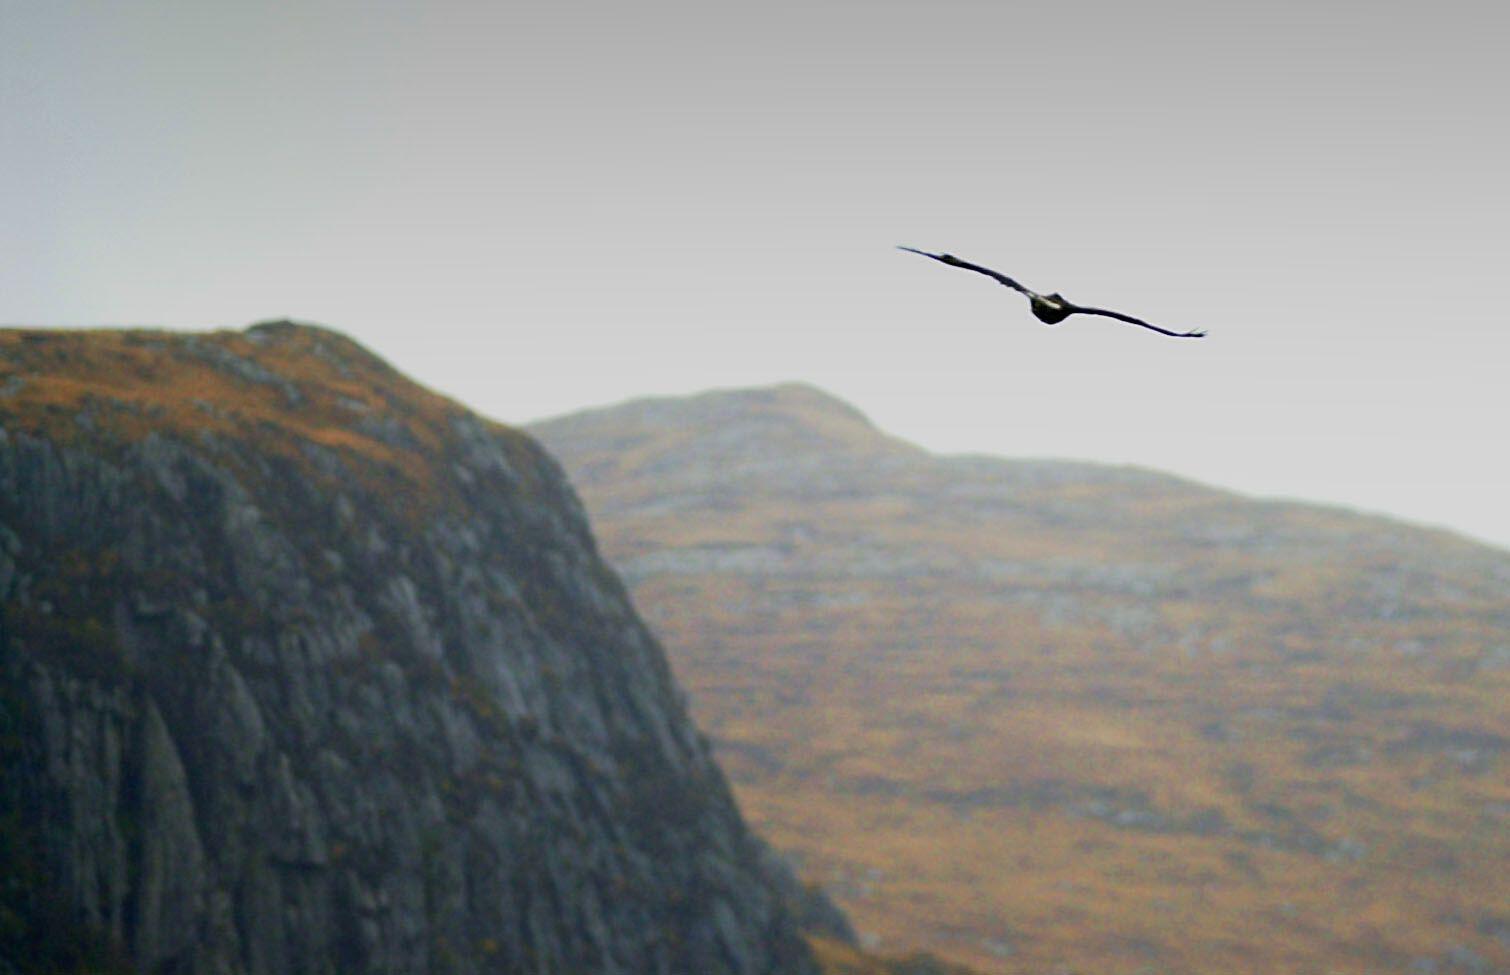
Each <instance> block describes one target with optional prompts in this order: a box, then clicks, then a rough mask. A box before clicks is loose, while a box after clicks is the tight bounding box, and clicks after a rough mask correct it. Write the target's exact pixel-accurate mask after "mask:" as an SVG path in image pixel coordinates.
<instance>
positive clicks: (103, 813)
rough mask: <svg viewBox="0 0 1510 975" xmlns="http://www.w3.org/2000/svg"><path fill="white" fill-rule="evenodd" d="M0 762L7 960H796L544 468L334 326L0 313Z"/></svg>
mask: <svg viewBox="0 0 1510 975" xmlns="http://www.w3.org/2000/svg"><path fill="white" fill-rule="evenodd" d="M0 759H3V764H0V860H3V861H4V862H0V878H3V879H0V972H7V971H28V970H41V969H43V968H46V969H47V970H55V969H64V970H66V969H67V968H68V967H70V966H73V967H93V968H95V969H100V970H106V969H109V968H110V967H111V966H112V965H114V966H118V967H122V968H124V967H126V966H134V967H136V968H138V969H140V970H142V971H150V972H185V973H248V975H251V973H268V975H274V973H276V975H282V973H287V972H343V973H350V972H393V973H399V972H403V973H413V972H432V973H449V972H454V973H470V972H487V971H496V972H602V973H631V972H633V973H656V972H660V973H689V972H697V973H720V972H727V973H775V972H809V971H811V970H812V967H811V965H812V963H811V961H810V959H809V956H808V953H807V950H806V948H805V946H804V944H803V942H802V940H801V938H800V936H799V935H798V933H797V931H796V928H795V926H794V924H793V922H792V920H791V916H790V912H789V911H788V909H787V907H786V905H785V903H784V897H783V892H782V890H781V887H782V885H781V883H780V882H779V881H778V880H777V879H776V878H774V877H773V871H772V868H771V867H770V865H769V864H768V862H767V860H766V858H765V855H764V854H763V853H762V850H761V847H760V845H759V843H758V841H757V840H755V839H754V838H753V837H752V836H751V835H750V834H749V833H748V831H747V830H746V828H745V826H744V824H743V822H742V821H741V819H740V817H739V814H738V812H737V810H736V808H735V806H734V803H733V801H732V799H731V796H730V794H729V791H728V789H727V787H726V785H725V782H724V779H723V776H722V775H721V773H720V772H719V770H718V769H717V767H716V766H715V765H714V764H713V762H712V760H711V758H710V755H709V751H708V748H707V746H706V744H705V743H704V741H703V740H702V738H701V736H700V735H699V734H698V733H697V732H696V730H695V729H694V727H693V725H692V723H691V721H690V720H689V718H688V716H687V712H686V708H685V705H684V703H683V701H682V700H681V697H680V694H679V692H678V691H677V689H676V687H675V685H674V683H673V681H672V678H671V675H670V672H669V670H668V667H667V664H666V662H665V659H664V658H663V656H662V654H661V651H660V648H659V647H658V646H657V645H656V643H655V642H654V640H653V638H652V637H651V636H650V634H649V633H648V632H647V630H646V629H645V627H644V626H643V625H642V624H641V622H640V620H639V619H638V617H637V616H636V614H635V612H634V610H633V609H632V607H631V606H630V603H629V601H628V599H627V598H626V596H625V593H624V590H623V588H622V587H621V585H620V584H619V582H618V580H617V578H616V577H615V576H614V575H613V574H612V572H611V571H609V570H608V569H607V568H606V567H605V565H604V564H603V562H602V561H601V560H600V559H599V557H598V554H597V552H596V550H595V547H594V543H593V540H592V538H591V536H590V535H589V532H588V528H587V524H586V520H585V517H584V515H583V512H582V509H581V507H580V505H579V504H578V502H577V500H576V498H575V496H574V495H573V493H572V491H571V489H570V488H569V487H568V485H567V483H566V480H565V478H564V477H563V475H562V473H561V471H560V469H559V468H558V467H557V465H556V464H555V463H554V462H553V461H552V460H551V459H550V458H549V457H548V456H547V455H546V454H544V452H543V451H541V450H540V449H539V448H538V447H536V445H535V444H534V443H533V442H532V441H530V440H529V439H528V438H526V437H524V436H522V435H520V434H518V433H515V432H514V431H511V430H509V429H507V428H504V427H500V426H497V425H495V424H491V423H488V422H486V421H483V420H481V419H479V418H477V417H475V416H473V415H471V414H469V413H467V412H466V411H465V410H463V409H461V408H460V407H458V406H457V405H455V404H453V403H450V402H449V401H446V400H444V399H442V398H441V397H438V396H435V395H433V394H431V393H429V392H427V391H425V390H423V389H421V388H419V387H417V386H415V385H414V384H412V383H410V382H409V381H407V380H405V379H404V378H403V377H401V376H399V375H398V374H396V373H395V372H394V371H393V370H391V369H390V368H389V367H388V366H386V365H385V364H384V363H382V362H381V361H380V360H378V359H376V358H375V357H373V356H372V355H370V354H369V353H367V352H366V351H365V350H362V349H361V348H359V347H358V346H356V345H355V344H353V343H351V342H350V341H349V340H347V339H344V338H342V337H341V336H339V335H336V334H334V333H330V332H326V331H323V330H320V329H314V328H309V327H304V326H296V325H290V324H288V323H276V324H269V325H262V326H256V327H254V328H252V329H250V330H248V331H246V332H243V333H216V334H209V335H198V336H178V335H168V334H163V333H149V332H92V333H43V332H15V331H12V332H3V333H0ZM63 931H66V932H67V935H66V936H64V935H61V934H59V932H63Z"/></svg>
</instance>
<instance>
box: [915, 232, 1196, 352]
mask: <svg viewBox="0 0 1510 975" xmlns="http://www.w3.org/2000/svg"><path fill="white" fill-rule="evenodd" d="M898 249H899V250H904V251H911V252H912V253H914V254H922V255H923V256H924V257H931V258H933V259H934V260H935V261H941V262H943V263H945V264H947V265H949V266H950V267H962V268H964V269H965V270H966V271H974V272H975V273H976V274H984V275H985V276H986V277H988V278H995V279H996V280H997V281H999V282H1000V283H1002V284H1004V285H1006V286H1007V287H1009V288H1011V289H1012V290H1013V291H1017V292H1020V293H1022V294H1024V295H1027V298H1028V301H1029V303H1030V304H1031V305H1032V311H1033V317H1034V318H1036V319H1038V320H1039V321H1040V322H1043V323H1044V324H1046V325H1058V324H1059V323H1060V322H1062V321H1064V320H1065V319H1066V318H1069V317H1070V316H1071V315H1101V316H1102V317H1104V318H1115V319H1116V320H1117V321H1119V322H1127V323H1128V324H1130V325H1141V326H1143V327H1144V328H1147V329H1152V330H1153V331H1155V332H1158V333H1159V334H1161V335H1172V336H1174V337H1175V338H1177V339H1199V338H1205V337H1206V333H1205V332H1204V331H1195V332H1171V331H1170V330H1169V329H1167V328H1160V327H1159V326H1157V325H1151V324H1149V323H1148V322H1145V321H1143V319H1141V318H1134V317H1132V316H1131V315H1124V314H1122V313H1121V312H1119V311H1108V310H1107V309H1105V308H1089V307H1087V306H1085V305H1077V304H1075V303H1074V302H1073V301H1070V300H1069V299H1068V298H1066V297H1065V296H1064V295H1062V294H1060V293H1059V292H1057V291H1056V292H1054V293H1053V294H1050V295H1041V294H1039V293H1038V292H1036V291H1033V290H1031V289H1029V288H1024V287H1023V286H1022V285H1020V284H1018V283H1017V282H1016V281H1014V280H1012V279H1011V278H1009V277H1007V276H1006V275H1005V274H1001V273H999V272H997V271H993V270H991V269H990V268H988V267H981V266H980V265H979V264H971V263H970V262H969V261H962V260H960V259H959V258H957V257H955V256H954V255H953V254H930V253H928V252H927V251H920V250H918V249H917V248H916V247H898Z"/></svg>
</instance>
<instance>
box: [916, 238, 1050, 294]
mask: <svg viewBox="0 0 1510 975" xmlns="http://www.w3.org/2000/svg"><path fill="white" fill-rule="evenodd" d="M897 250H899V251H911V252H912V253H914V254H922V255H923V256H924V257H931V258H933V259H934V260H935V261H942V262H943V263H945V264H947V265H949V266H950V267H962V268H964V269H965V270H966V271H974V272H975V273H976V274H984V275H985V276H986V277H988V278H995V279H996V280H997V281H999V282H1000V283H1002V284H1004V285H1006V286H1007V287H1009V288H1011V289H1012V290H1013V291H1019V292H1021V293H1023V294H1025V295H1027V296H1028V297H1029V298H1036V297H1038V295H1037V294H1036V293H1035V292H1033V291H1029V290H1028V289H1027V288H1024V287H1023V286H1022V285H1020V284H1018V283H1017V282H1016V281H1013V280H1012V279H1011V278H1009V277H1007V276H1006V275H1005V274H1002V273H1000V272H998V271H993V270H991V269H990V268H988V267H981V266H980V265H979V264H971V263H970V262H969V261H962V260H960V259H959V258H957V257H955V256H954V255H953V254H930V253H928V252H927V251H920V250H918V249H917V248H916V247H903V246H902V245H900V244H898V245H897Z"/></svg>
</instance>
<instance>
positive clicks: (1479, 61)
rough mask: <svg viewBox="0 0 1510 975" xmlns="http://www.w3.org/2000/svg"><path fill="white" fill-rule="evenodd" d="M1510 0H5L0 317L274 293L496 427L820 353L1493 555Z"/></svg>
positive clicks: (1230, 481)
mask: <svg viewBox="0 0 1510 975" xmlns="http://www.w3.org/2000/svg"><path fill="white" fill-rule="evenodd" d="M1506 9H1507V8H1506V6H1505V5H1504V4H1495V3H1489V2H1477V0H1476V2H1473V3H1452V2H1447V3H1443V2H1433V3H1426V2H1420V3H1392V2H1388V0H1384V2H1370V3H1363V2H1347V3H1327V2H1309V3H1292V2H1284V0H1278V2H1267V0H1266V2H1262V3H1245V4H1224V3H1212V2H1209V0H1208V2H1202V3H1174V2H1153V3H1142V4H1130V3H1125V2H1083V3H1077V2H1054V3H1048V2H1043V3H1033V4H1013V3H964V2H953V3H949V2H934V3H922V2H917V0H909V2H894V0H880V2H870V3H822V2H791V0H766V2H762V3H748V2H746V3H738V4H735V3H725V2H709V0H705V2H687V3H668V2H649V3H609V2H599V0H592V2H570V0H567V2H553V3H545V2H541V3H529V4H526V3H494V4H484V3H479V2H459V0H451V2H435V0H430V2H420V0H402V2H399V0H386V2H385V0H360V2H359V0H304V2H301V3H297V4H295V3H287V4H273V3H256V2H251V0H245V2H215V0H194V2H163V0H135V2H131V3H119V2H108V3H107V2H101V3H85V2H69V0H22V2H16V0H0V177H3V178H0V321H4V322H7V323H11V324H32V325H35V324H48V325H52V324H58V325H62V324H143V325H163V326H171V327H190V328H205V327H224V326H237V327H239V326H241V325H244V324H247V323H249V322H252V321H255V320H258V319H265V318H271V317H283V316H290V317H295V318H298V319H302V320H307V321H314V322H319V323H322V324H326V325H329V326H331V327H334V328H337V329H340V330H342V331H345V332H347V333H349V334H351V335H352V336H354V337H356V338H357V339H359V340H360V341H362V342H365V343H367V344H368V345H370V346H372V347H373V348H374V349H375V350H377V351H378V352H380V353H381V354H383V355H384V356H386V357H387V358H388V359H390V360H391V361H392V362H393V363H394V364H395V365H396V366H398V367H399V368H401V369H403V370H405V371H407V372H409V373H410V374H412V375H414V376H416V377H417V378H419V379H421V380H422V381H424V382H425V383H427V384H429V385H430V386H432V387H434V388H436V389H438V390H440V391H442V392H445V393H447V394H450V395H452V396H455V397H457V398H459V399H461V400H462V401H464V402H466V403H467V404H469V405H471V406H473V407H475V408H476V409H478V410H480V411H482V412H484V413H487V414H489V415H491V416H494V417H497V418H499V419H503V420H508V421H514V422H518V421H524V420H528V419H533V418H536V417H540V416H543V415H547V414H552V413H557V412H564V411H568V410H572V409H576V408H579V407H583V406H587V405H591V404H599V403H604V402H610V401H614V400H618V399H622V398H626V397H631V396H638V395H645V394H664V393H678V392H687V391H692V390H698V389H703V388H707V387H710V386H738V385H748V384H759V383H768V382H776V381H783V380H793V379H800V380H807V381H810V382H813V383H816V384H818V385H820V386H823V387H825V388H827V389H829V390H831V391H833V392H835V393H836V394H838V395H840V396H842V397H844V398H846V399H849V400H851V401H852V402H854V403H856V404H857V405H859V406H860V407H861V408H862V409H864V410H865V411H866V412H868V413H869V414H870V415H871V416H872V417H873V418H874V419H875V420H876V421H877V423H879V424H880V425H882V426H883V427H885V428H887V429H889V430H891V431H893V432H895V433H898V434H900V435H902V436H905V437H908V438H909V439H912V440H915V441H917V442H920V443H922V444H924V445H926V446H929V447H932V448H935V449H938V450H944V451H976V452H989V453H998V454H1005V455H1010V456H1026V455H1033V456H1045V455H1048V456H1061V457H1076V458H1087V459H1093V460H1105V461H1127V462H1134V463H1139V464H1144V465H1148V466H1152V467H1157V468H1163V469H1167V470H1170V471H1174V472H1178V473H1183V474H1187V475H1190V476H1194V477H1196V478H1199V479H1202V480H1205V481H1208V482H1212V483H1216V484H1219V485H1224V486H1229V487H1234V488H1238V489H1240V490H1244V491H1248V492H1253V493H1258V494H1266V495H1268V494H1275V495H1286V496H1292V497H1300V498H1308V499H1315V500H1325V501H1335V502H1341V503H1345V504H1349V505H1351V506H1355V507H1359V508H1363V509H1366V510H1375V511H1384V512H1390V513H1394V514H1398V515H1401V516H1404V517H1408V518H1411V519H1414V520H1418V521H1423V522H1427V523H1432V524H1441V525H1447V526H1452V527H1456V528H1458V529H1460V530H1463V531H1465V532H1469V533H1471V534H1474V535H1476V536H1478V537H1481V538H1484V539H1489V540H1492V541H1495V542H1497V543H1499V544H1501V545H1510V458H1507V449H1510V443H1507V440H1510V438H1507V435H1506V428H1507V423H1510V377H1507V365H1510V329H1507V326H1510V321H1507V319H1510V314H1507V312H1506V310H1505V309H1506V308H1507V307H1510V293H1507V292H1510V272H1507V269H1510V182H1507V181H1510V177H1507V174H1510V123H1507V121H1506V118H1507V109H1510V104H1507V95H1510V57H1507V56H1506V53H1505V52H1506V51H1507V50H1510V14H1507V12H1506ZM896 244H910V245H913V246H917V247H923V248H928V249H936V250H949V251H952V252H954V253H956V254H959V255H961V256H962V257H965V258H967V259H971V260H975V261H978V262H980V263H984V264H988V265H991V266H993V267H997V268H999V269H1001V270H1003V271H1006V272H1007V273H1010V274H1012V275H1014V276H1016V277H1018V278H1019V279H1021V280H1022V281H1024V282H1025V283H1026V284H1028V285H1029V286H1030V287H1037V288H1039V289H1041V290H1045V291H1053V290H1058V291H1062V292H1064V293H1065V294H1067V295H1068V296H1069V297H1071V298H1072V299H1075V300H1079V301H1083V302H1087V303H1094V304H1103V305H1110V306H1112V307H1115V308H1119V309H1123V310H1125V311H1128V312H1130V313H1132V314H1135V315H1139V316H1141V317H1146V318H1150V319H1152V320H1154V321H1157V322H1161V323H1167V324H1169V325H1171V326H1175V327H1180V328H1186V327H1194V326H1202V327H1206V328H1208V329H1210V332H1211V337H1210V338H1208V339H1205V340H1203V341H1191V340H1175V339H1166V338H1163V337H1161V336H1158V335H1154V334H1152V333H1148V332H1145V331H1143V330H1142V329H1136V328H1132V327H1129V326H1126V325H1121V324H1118V323H1115V322H1111V321H1107V320H1096V319H1072V320H1071V321H1070V322H1069V323H1067V324H1065V325H1064V326H1062V327H1060V328H1058V329H1048V328H1045V327H1044V326H1042V325H1040V324H1039V323H1038V322H1037V321H1035V320H1034V319H1032V318H1031V317H1029V315H1028V313H1027V308H1026V303H1025V302H1024V301H1023V300H1022V299H1021V298H1018V297H1016V296H1014V295H1012V294H1010V293H1008V292H1007V291H1005V290H1004V289H1002V288H1001V287H999V286H997V285H995V284H993V283H991V282H990V281H988V280H986V279H984V278H980V277H978V276H974V275H968V274H965V273H963V272H959V271H955V270H952V269H950V268H946V267H943V266H942V265H939V264H936V263H933V262H930V261H926V260H924V259H922V258H919V257H915V256H913V255H910V254H904V253H902V252H900V251H897V250H894V249H893V246H894V245H896Z"/></svg>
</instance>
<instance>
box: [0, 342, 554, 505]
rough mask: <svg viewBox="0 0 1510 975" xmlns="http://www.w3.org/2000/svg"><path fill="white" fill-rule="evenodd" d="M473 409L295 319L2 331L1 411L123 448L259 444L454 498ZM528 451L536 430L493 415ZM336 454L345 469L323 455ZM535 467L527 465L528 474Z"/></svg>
mask: <svg viewBox="0 0 1510 975" xmlns="http://www.w3.org/2000/svg"><path fill="white" fill-rule="evenodd" d="M469 415H470V414H469V413H468V412H467V411H466V410H465V409H464V408H463V407H461V406H460V405H458V404H456V403H455V402H453V401H451V400H449V399H446V398H445V397H443V396H440V395H437V394H436V393H433V392H431V391H429V390H427V389H425V388H423V387H422V386H419V385H418V384H416V383H414V382H413V381H411V380H409V379H407V378H406V377H404V376H403V375H401V374H400V373H398V372H397V371H396V370H394V369H393V368H392V367H391V366H389V365H388V364H387V363H386V362H384V361H383V360H382V359H380V358H378V357H377V356H375V355H373V354H372V353H371V352H368V351H367V350H366V349H364V348H362V347H361V346H360V345H358V344H357V343H355V342H353V341H351V340H350V339H348V338H346V337H345V336H343V335H341V334H339V333H337V332H332V331H329V330H327V329H323V328H318V327H313V326H308V325H297V324H294V323H290V322H267V323H263V324H260V325H255V326H252V327H251V328H249V329H246V330H244V331H218V332H207V333H199V334H184V333H173V332H163V331H155V330H146V329H137V330H117V329H89V330H57V329H45V330H44V329H0V421H3V423H4V426H5V429H6V430H8V431H10V432H12V433H30V434H35V435H39V436H45V437H47V438H48V439H50V440H52V441H54V442H56V443H61V444H67V443H69V442H71V441H73V440H75V439H76V438H78V437H80V436H82V435H89V436H92V437H94V438H95V439H97V440H100V441H103V442H108V443H111V444H116V445H124V444H131V443H136V442H139V441H141V440H143V439H145V438H147V437H149V436H150V435H152V434H154V433H157V434H179V435H183V434H187V435H192V436H196V437H200V438H204V439H212V438H216V437H221V438H228V439H231V440H237V441H243V440H249V441H250V442H251V444H252V445H253V446H255V447H257V448H258V450H259V452H260V453H261V454H263V455H264V456H267V457H275V458H282V459H284V460H287V461H289V462H291V463H294V464H297V465H299V466H300V467H301V469H304V470H307V471H310V472H312V473H314V474H315V475H316V476H318V477H321V478H323V479H325V480H328V481H331V482H338V481H340V480H341V479H342V478H345V477H355V478H359V479H361V480H362V481H363V482H364V483H366V484H367V485H368V486H371V487H374V488H376V489H378V490H379V491H381V492H383V493H385V494H390V495H396V496H399V497H401V498H403V500H404V502H405V503H406V504H411V505H416V506H418V507H419V508H421V509H422V508H424V507H425V506H427V505H433V504H436V503H443V502H444V501H445V500H446V499H445V498H444V497H443V496H442V495H440V494H438V493H437V491H438V490H439V489H440V488H441V485H440V484H439V483H438V482H437V481H436V479H435V478H434V476H433V475H434V471H435V469H436V468H435V466H434V465H432V464H428V463H416V462H415V460H416V456H417V454H418V455H423V456H427V457H429V458H432V459H433V458H435V457H436V456H438V455H441V454H443V453H444V452H445V451H446V450H448V449H450V448H451V447H452V446H453V444H454V441H455V439H456V436H455V430H454V428H453V425H454V424H455V423H456V422H457V421H459V420H461V419H462V418H463V417H467V416H469ZM490 429H492V430H493V431H494V432H502V433H504V434H505V435H506V438H507V439H508V441H509V442H510V443H512V444H514V445H515V446H516V447H517V448H518V449H520V450H524V449H527V440H526V438H524V437H523V436H522V435H518V434H515V433H513V432H512V431H510V430H509V429H508V428H506V427H504V426H502V425H499V424H492V425H490ZM312 449H313V450H321V449H323V450H324V451H327V452H328V457H330V458H334V459H335V460H336V463H335V464H334V465H331V464H326V465H324V466H323V467H322V465H320V464H318V463H316V462H315V459H314V458H313V457H312V456H311V453H310V452H311V450H312ZM532 469H533V465H532V464H530V463H522V464H519V465H518V471H519V472H520V473H521V474H522V475H524V476H528V474H529V472H530V471H531V470H532Z"/></svg>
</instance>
